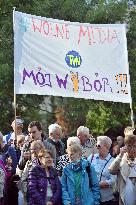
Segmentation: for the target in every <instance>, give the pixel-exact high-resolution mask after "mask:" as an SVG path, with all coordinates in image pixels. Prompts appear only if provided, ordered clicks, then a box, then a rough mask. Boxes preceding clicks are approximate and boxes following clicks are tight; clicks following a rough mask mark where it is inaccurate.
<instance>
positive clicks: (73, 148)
mask: <svg viewBox="0 0 136 205" xmlns="http://www.w3.org/2000/svg"><path fill="white" fill-rule="evenodd" d="M69 152H74V153H82V147H81V146H80V145H78V144H73V145H71V146H69V147H68V148H67V153H69Z"/></svg>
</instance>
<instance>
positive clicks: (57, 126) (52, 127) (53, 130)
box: [48, 123, 62, 135]
mask: <svg viewBox="0 0 136 205" xmlns="http://www.w3.org/2000/svg"><path fill="white" fill-rule="evenodd" d="M48 129H49V135H50V134H51V133H54V132H55V131H56V130H57V129H59V130H60V133H62V128H61V126H60V125H58V124H57V123H54V124H51V125H49V127H48Z"/></svg>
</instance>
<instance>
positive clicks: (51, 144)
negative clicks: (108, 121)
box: [0, 117, 136, 205]
mask: <svg viewBox="0 0 136 205" xmlns="http://www.w3.org/2000/svg"><path fill="white" fill-rule="evenodd" d="M23 123H24V122H23V120H22V119H21V117H16V120H14V121H13V122H12V124H11V126H12V128H13V132H11V133H9V134H7V135H5V136H3V135H2V133H0V205H99V204H100V205H136V135H135V129H134V128H132V127H127V128H126V129H125V130H124V135H125V137H123V136H118V137H117V139H116V141H114V142H112V140H111V139H110V137H108V136H98V137H97V139H95V138H94V137H93V136H92V135H91V134H90V131H89V129H88V128H87V127H85V126H80V127H78V128H77V135H76V136H72V137H68V138H67V144H66V145H65V144H64V143H63V139H62V138H61V136H62V128H61V126H60V125H58V124H57V123H54V124H51V125H49V134H48V137H45V136H44V135H43V131H42V126H41V124H40V123H39V122H38V121H32V122H31V123H30V124H29V125H28V134H27V135H25V134H23Z"/></svg>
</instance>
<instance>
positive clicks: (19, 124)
mask: <svg viewBox="0 0 136 205" xmlns="http://www.w3.org/2000/svg"><path fill="white" fill-rule="evenodd" d="M23 123H24V120H23V119H22V118H21V117H20V116H16V126H15V120H14V121H13V122H12V123H11V127H12V129H13V131H14V132H10V133H9V134H7V135H5V136H4V137H3V141H4V143H5V144H14V141H15V129H16V135H23V133H22V130H23Z"/></svg>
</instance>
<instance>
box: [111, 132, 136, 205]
mask: <svg viewBox="0 0 136 205" xmlns="http://www.w3.org/2000/svg"><path fill="white" fill-rule="evenodd" d="M109 171H110V173H112V174H117V175H118V191H119V205H136V135H133V134H131V135H126V136H125V146H124V147H122V148H121V149H120V154H119V155H118V156H117V157H116V159H115V160H114V161H113V162H112V164H111V165H110V167H109Z"/></svg>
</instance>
